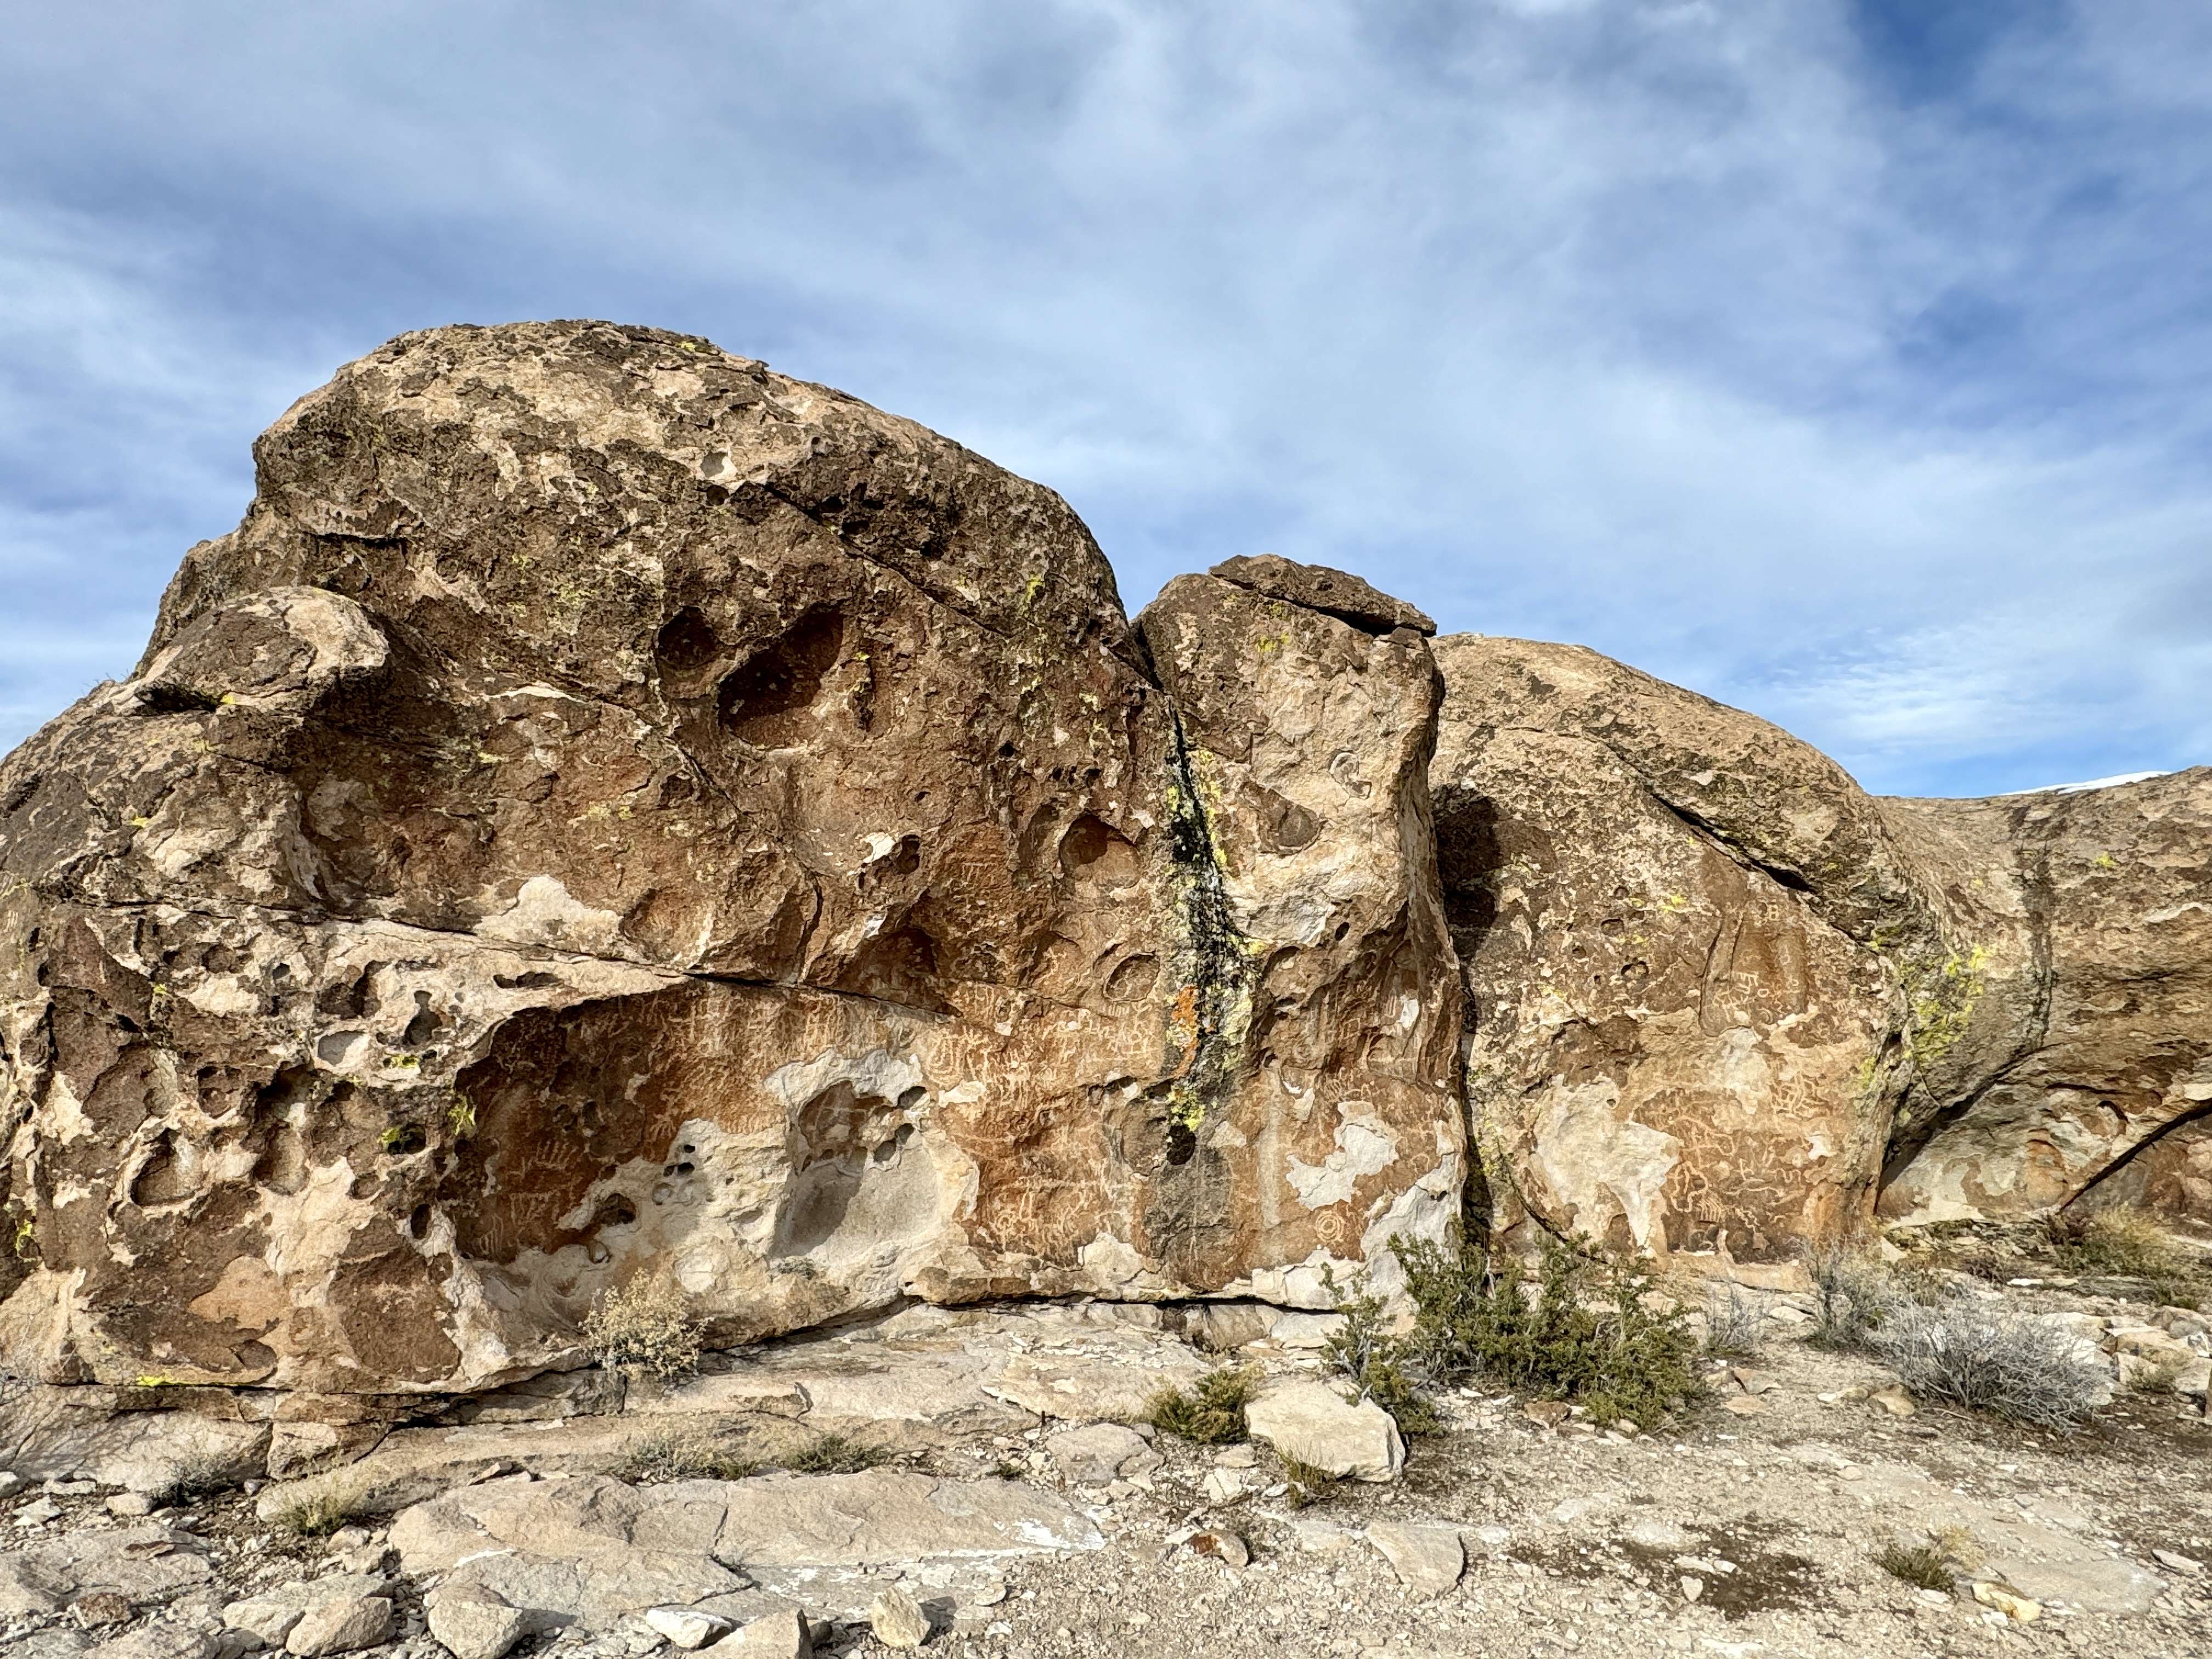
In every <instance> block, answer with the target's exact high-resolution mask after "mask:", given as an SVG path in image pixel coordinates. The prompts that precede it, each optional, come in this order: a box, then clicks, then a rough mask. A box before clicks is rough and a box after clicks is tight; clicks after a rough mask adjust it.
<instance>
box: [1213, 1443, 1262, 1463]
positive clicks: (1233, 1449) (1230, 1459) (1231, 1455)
mask: <svg viewBox="0 0 2212 1659" xmlns="http://www.w3.org/2000/svg"><path fill="white" fill-rule="evenodd" d="M1213 1461H1214V1462H1215V1463H1216V1464H1217V1465H1218V1466H1219V1467H1220V1468H1225V1469H1249V1468H1257V1467H1258V1466H1259V1462H1260V1454H1259V1453H1258V1452H1256V1451H1255V1450H1253V1449H1252V1448H1251V1447H1249V1446H1224V1447H1223V1448H1222V1449H1220V1450H1219V1451H1218V1452H1216V1453H1214V1454H1213Z"/></svg>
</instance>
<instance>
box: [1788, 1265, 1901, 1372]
mask: <svg viewBox="0 0 2212 1659" xmlns="http://www.w3.org/2000/svg"><path fill="white" fill-rule="evenodd" d="M1805 1270H1806V1272H1807V1273H1808V1275H1810V1277H1811V1279H1812V1280H1813V1340H1814V1342H1816V1343H1818V1344H1819V1345H1820V1346H1822V1347H1824V1348H1863V1347H1865V1346H1867V1343H1868V1340H1869V1338H1870V1337H1871V1336H1872V1335H1873V1334H1874V1332H1875V1330H1877V1329H1878V1328H1880V1327H1881V1322H1882V1320H1883V1318H1884V1316H1886V1315H1887V1313H1888V1311H1889V1310H1891V1309H1893V1308H1894V1307H1896V1306H1897V1305H1898V1304H1900V1303H1902V1302H1904V1301H1905V1300H1906V1299H1907V1298H1906V1297H1905V1291H1904V1290H1903V1288H1902V1287H1901V1286H1899V1284H1898V1282H1897V1280H1896V1279H1895V1278H1893V1276H1892V1275H1891V1273H1890V1272H1889V1270H1888V1269H1887V1268H1886V1267H1883V1266H1882V1265H1881V1262H1880V1261H1877V1260H1875V1257H1873V1256H1872V1255H1869V1254H1867V1253H1866V1252H1865V1251H1863V1250H1858V1249H1851V1248H1850V1247H1849V1246H1846V1245H1842V1244H1830V1245H1826V1246H1823V1247H1822V1248H1820V1249H1816V1250H1814V1251H1813V1252H1812V1253H1811V1254H1810V1255H1808V1256H1807V1257H1806V1258H1805Z"/></svg>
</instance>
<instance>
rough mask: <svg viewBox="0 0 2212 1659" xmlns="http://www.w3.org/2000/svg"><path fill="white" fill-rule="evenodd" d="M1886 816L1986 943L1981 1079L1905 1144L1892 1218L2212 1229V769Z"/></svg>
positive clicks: (1979, 997)
mask: <svg viewBox="0 0 2212 1659" xmlns="http://www.w3.org/2000/svg"><path fill="white" fill-rule="evenodd" d="M1881 805H1882V811H1883V814H1884V816H1885V817H1887V820H1888V821H1889V823H1891V825H1892V826H1893V829H1895V831H1896V834H1897V836H1898V838H1899V842H1901V843H1902V844H1903V845H1904V846H1905V847H1906V848H1910V849H1911V851H1912V853H1913V854H1914V856H1915V858H1916V860H1917V863H1918V866H1919V867H1920V868H1921V869H1922V870H1923V872H1925V875H1926V878H1927V880H1928V883H1929V886H1930V888H1931V890H1936V892H1938V893H1939V894H1940V895H1941V896H1942V901H1943V902H1945V903H1946V904H1947V905H1948V906H1949V907H1951V908H1953V909H1954V912H1955V913H1956V914H1957V915H1958V916H1959V918H1960V922H1959V931H1960V933H1961V934H1962V935H1964V936H1965V937H1967V938H1970V939H1972V941H1973V944H1972V947H1971V952H1970V955H1969V957H1967V959H1966V961H1965V962H1963V963H1960V968H1959V971H1960V973H1961V974H1962V975H1964V976H1965V978H1966V980H1967V981H1968V983H1969V986H1970V987H1971V989H1972V994H1973V1003H1972V1007H1971V1009H1970V1010H1969V1018H1967V1019H1966V1021H1965V1022H1964V1029H1963V1030H1961V1031H1960V1036H1959V1039H1958V1042H1957V1044H1956V1049H1955V1058H1954V1060H1953V1062H1952V1063H1953V1065H1954V1066H1955V1067H1958V1068H1959V1069H1960V1070H1962V1071H1963V1072H1964V1073H1965V1075H1962V1076H1960V1078H1959V1079H1957V1080H1956V1082H1955V1084H1954V1087H1953V1088H1952V1089H1951V1090H1950V1091H1948V1098H1947V1099H1946V1100H1945V1102H1944V1103H1943V1104H1942V1107H1941V1109H1937V1110H1936V1111H1933V1112H1930V1113H1929V1114H1928V1115H1926V1116H1924V1117H1923V1118H1922V1119H1920V1120H1918V1121H1915V1122H1913V1123H1912V1124H1911V1125H1909V1126H1908V1132H1907V1133H1905V1134H1904V1135H1900V1137H1899V1141H1900V1143H1901V1144H1900V1145H1899V1147H1898V1149H1897V1155H1896V1156H1895V1157H1894V1158H1893V1162H1894V1163H1895V1164H1896V1166H1897V1171H1896V1174H1895V1176H1894V1177H1893V1179H1892V1181H1891V1182H1890V1183H1889V1185H1888V1187H1887V1189H1886V1190H1885V1192H1884V1193H1883V1195H1882V1206H1881V1207H1882V1212H1883V1214H1884V1215H1885V1216H1886V1217H1888V1218H1894V1219H1898V1220H1911V1221H1942V1220H1949V1219H1954V1218H1960V1217H1988V1218H2020V1217H2024V1216H2031V1215H2033V1214H2036V1213H2037V1212H2041V1211H2045V1210H2049V1209H2051V1208H2054V1207H2057V1206H2062V1205H2065V1204H2069V1203H2071V1202H2073V1201H2074V1200H2075V1199H2077V1198H2080V1197H2082V1196H2083V1195H2084V1194H2092V1195H2093V1196H2092V1198H2091V1202H2092V1203H2093V1204H2100V1205H2101V1204H2111V1203H2127V1204H2135V1205H2139V1206H2143V1207H2145V1208H2148V1209H2151V1210H2154V1211H2158V1212H2163V1213H2165V1214H2166V1215H2170V1216H2173V1217H2176V1218H2185V1219H2189V1220H2193V1221H2195V1222H2196V1223H2197V1224H2198V1225H2205V1224H2206V1223H2208V1222H2212V768H2204V767H2199V768H2197V769H2193V770H2191V771H2186V772H2176V773H2172V774H2170V775H2166V776H2165V777H2160V778H2148V779H2145V780H2142V781H2138V782H2135V783H2127V784H2119V785H2114V786H2112V787H2106V788H2100V789H2087V790H2079V791H2073V790H2045V791H2041V792H2039V793H2033V794H2028V795H2017V796H2008V797H2001V798H1999V799H1993V800H1886V801H1884V802H1882V803H1881Z"/></svg>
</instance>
